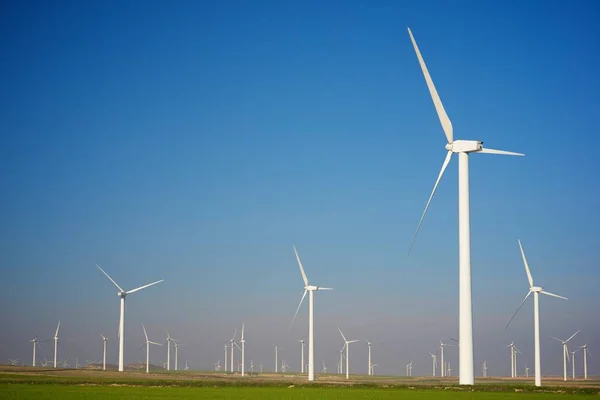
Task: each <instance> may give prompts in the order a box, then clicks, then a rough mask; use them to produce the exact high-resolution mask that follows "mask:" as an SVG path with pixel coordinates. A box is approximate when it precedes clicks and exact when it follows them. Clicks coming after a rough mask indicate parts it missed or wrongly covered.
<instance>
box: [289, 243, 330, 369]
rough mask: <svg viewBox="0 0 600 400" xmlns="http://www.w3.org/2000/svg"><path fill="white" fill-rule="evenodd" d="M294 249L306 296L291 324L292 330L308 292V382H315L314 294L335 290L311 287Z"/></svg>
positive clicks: (304, 295) (302, 299) (303, 296)
mask: <svg viewBox="0 0 600 400" xmlns="http://www.w3.org/2000/svg"><path fill="white" fill-rule="evenodd" d="M292 247H293V248H294V253H295V254H296V260H297V261H298V267H300V274H301V275H302V281H303V282H304V294H303V295H302V298H301V299H300V304H298V308H297V309H296V313H295V314H294V318H292V322H291V323H290V329H292V325H293V324H294V320H295V319H296V315H298V311H299V310H300V307H301V306H302V302H303V301H304V298H305V297H306V293H307V292H308V380H309V381H314V380H315V340H314V339H315V338H314V292H316V291H318V290H333V289H332V288H326V287H320V286H314V285H310V284H309V283H308V278H307V277H306V274H305V273H304V268H303V267H302V261H300V256H299V255H298V250H296V246H292Z"/></svg>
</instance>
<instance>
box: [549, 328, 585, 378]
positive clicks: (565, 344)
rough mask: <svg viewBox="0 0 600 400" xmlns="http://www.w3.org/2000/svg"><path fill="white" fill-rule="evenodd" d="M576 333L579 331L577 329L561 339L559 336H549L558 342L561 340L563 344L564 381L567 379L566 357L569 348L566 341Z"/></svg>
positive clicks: (567, 356)
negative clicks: (569, 335)
mask: <svg viewBox="0 0 600 400" xmlns="http://www.w3.org/2000/svg"><path fill="white" fill-rule="evenodd" d="M578 333H579V331H577V332H575V333H574V334H572V335H571V337H570V338H568V339H567V340H562V339H559V338H555V337H554V336H550V337H551V338H552V339H554V340H558V341H559V342H561V343H562V346H563V380H564V381H565V382H566V381H567V359H568V358H569V348H568V347H567V343H568V342H569V340H571V339H573V337H574V336H575V335H577V334H578Z"/></svg>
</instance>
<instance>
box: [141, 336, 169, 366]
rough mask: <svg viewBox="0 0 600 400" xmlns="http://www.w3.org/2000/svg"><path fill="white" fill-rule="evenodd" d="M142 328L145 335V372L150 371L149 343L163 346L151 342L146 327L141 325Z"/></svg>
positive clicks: (160, 344) (159, 344)
mask: <svg viewBox="0 0 600 400" xmlns="http://www.w3.org/2000/svg"><path fill="white" fill-rule="evenodd" d="M142 329H144V336H146V373H149V372H150V345H151V344H154V345H157V346H164V344H162V343H156V342H152V341H151V340H150V339H148V333H146V327H145V326H144V325H142Z"/></svg>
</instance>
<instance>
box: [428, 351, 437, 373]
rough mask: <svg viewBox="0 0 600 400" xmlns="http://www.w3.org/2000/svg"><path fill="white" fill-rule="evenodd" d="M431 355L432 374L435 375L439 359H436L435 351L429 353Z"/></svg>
mask: <svg viewBox="0 0 600 400" xmlns="http://www.w3.org/2000/svg"><path fill="white" fill-rule="evenodd" d="M429 355H430V356H431V361H432V362H433V375H431V376H435V367H436V364H437V360H436V359H437V357H436V355H435V354H433V353H429Z"/></svg>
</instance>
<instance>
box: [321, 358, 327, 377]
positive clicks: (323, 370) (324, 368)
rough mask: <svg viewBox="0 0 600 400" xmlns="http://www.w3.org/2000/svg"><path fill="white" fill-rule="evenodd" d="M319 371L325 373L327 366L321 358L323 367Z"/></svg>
mask: <svg viewBox="0 0 600 400" xmlns="http://www.w3.org/2000/svg"><path fill="white" fill-rule="evenodd" d="M321 373H322V374H326V373H327V367H326V366H325V360H323V368H322V369H321Z"/></svg>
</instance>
